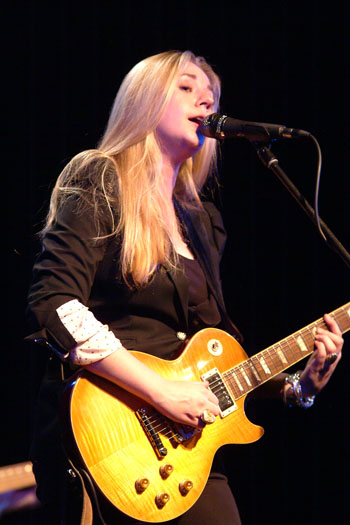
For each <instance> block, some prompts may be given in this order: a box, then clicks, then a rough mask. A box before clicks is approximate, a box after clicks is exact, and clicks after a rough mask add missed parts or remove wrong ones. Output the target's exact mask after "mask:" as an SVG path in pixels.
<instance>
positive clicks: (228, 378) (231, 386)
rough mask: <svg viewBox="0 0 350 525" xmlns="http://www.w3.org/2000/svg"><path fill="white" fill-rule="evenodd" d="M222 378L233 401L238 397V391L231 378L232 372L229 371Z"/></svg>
mask: <svg viewBox="0 0 350 525" xmlns="http://www.w3.org/2000/svg"><path fill="white" fill-rule="evenodd" d="M223 376H224V379H225V383H226V386H227V387H228V389H229V390H230V391H231V393H232V395H233V397H234V398H235V399H237V398H238V397H240V392H239V389H238V388H237V385H236V384H235V383H234V379H233V377H232V370H229V371H227V372H225V374H224V375H223Z"/></svg>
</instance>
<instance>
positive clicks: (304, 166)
mask: <svg viewBox="0 0 350 525" xmlns="http://www.w3.org/2000/svg"><path fill="white" fill-rule="evenodd" d="M321 4H322V5H321ZM1 7H2V8H3V14H2V20H3V22H4V28H3V30H2V33H3V35H5V41H4V45H3V49H2V51H3V58H4V62H3V72H5V74H4V75H3V80H2V83H3V85H7V86H8V88H9V89H8V91H6V94H5V95H4V96H3V100H4V102H5V110H4V115H5V116H6V117H7V119H6V123H5V126H4V130H5V140H4V144H5V146H6V148H5V151H4V155H3V159H5V166H4V164H3V166H2V174H3V179H5V180H6V187H5V190H4V191H3V201H4V202H6V203H7V206H8V208H7V216H8V220H7V222H6V231H7V232H8V233H9V245H8V248H7V250H6V258H7V261H8V266H7V273H6V274H5V273H3V283H4V285H5V286H6V288H7V295H6V302H4V306H5V310H6V312H7V316H6V321H5V322H4V324H3V326H4V328H3V332H5V328H6V342H5V343H4V344H3V356H4V357H3V360H2V374H1V384H2V387H3V388H4V395H3V396H2V399H3V400H4V399H5V402H3V403H2V407H3V408H2V410H3V417H2V421H3V424H2V425H1V426H2V430H1V435H2V438H3V439H2V441H3V444H2V447H1V465H7V464H10V463H15V462H18V461H23V460H25V459H27V455H28V443H29V436H30V411H31V406H32V401H33V394H32V392H33V388H32V387H33V383H34V384H35V381H36V379H37V375H38V373H37V372H36V371H35V370H33V369H32V364H31V359H30V352H29V351H28V348H27V347H26V345H25V344H24V343H23V342H22V339H23V336H24V334H25V324H24V314H23V311H24V306H25V298H26V291H27V287H28V283H29V280H30V274H31V266H32V263H33V257H34V255H35V253H36V252H37V250H38V249H39V246H38V242H37V240H36V239H35V232H37V231H38V229H39V228H40V224H41V221H42V219H43V217H44V215H45V211H46V209H47V204H48V198H49V193H50V189H51V188H52V186H53V184H54V181H55V179H56V177H57V175H58V173H59V171H60V170H61V168H62V167H63V166H64V164H65V163H66V162H67V160H68V159H69V158H70V157H71V156H72V155H74V154H75V153H76V152H78V151H79V150H82V149H86V148H91V147H94V145H95V144H96V142H97V140H98V138H99V137H100V135H101V133H102V131H103V128H104V125H105V123H106V120H107V117H108V112H109V109H110V107H111V104H112V101H113V98H114V95H115V92H116V90H117V88H118V85H119V84H120V82H121V80H122V78H123V76H124V75H125V74H126V73H127V71H128V70H129V69H130V68H131V66H133V65H134V64H135V63H136V62H137V61H139V60H141V59H142V58H144V57H146V56H149V55H151V54H155V53H157V52H160V51H163V50H167V49H182V50H184V49H191V50H192V51H194V52H195V53H196V54H201V55H204V56H205V57H206V58H207V60H208V61H209V62H210V63H211V64H212V65H213V66H214V68H215V69H216V71H217V72H218V73H219V75H220V76H221V77H222V80H223V98H222V110H223V111H224V112H225V113H227V114H228V115H231V116H234V117H236V118H240V119H244V120H253V121H261V122H276V123H283V124H286V125H288V126H290V127H298V128H302V129H306V130H308V131H310V132H311V133H312V134H313V135H314V136H315V137H316V138H317V139H318V141H319V143H320V145H321V149H322V153H323V169H322V179H321V193H320V202H319V204H320V214H321V216H322V218H323V219H324V221H325V222H326V223H327V224H328V226H329V227H330V228H331V229H332V230H333V232H334V233H335V234H336V235H337V236H338V237H339V239H340V240H341V241H342V242H343V244H344V245H345V247H346V248H347V249H348V250H350V227H349V213H348V199H349V195H350V176H349V173H348V166H347V159H346V154H347V149H348V146H349V131H348V128H346V127H345V123H346V122H348V119H349V105H348V93H347V91H348V76H347V75H348V66H349V61H348V53H347V46H348V44H349V37H348V33H347V30H346V23H345V21H346V17H347V12H346V2H341V1H339V0H335V1H333V2H331V3H323V2H322V3H321V2H317V1H316V0H314V1H309V2H307V1H306V2H305V0H304V1H299V0H297V1H295V0H294V1H285V0H281V1H279V2H275V1H273V0H271V1H267V0H263V1H258V0H246V1H244V2H243V1H242V2H239V1H236V2H235V1H226V2H225V1H223V0H216V2H211V3H209V2H208V3H203V4H201V3H199V2H192V1H189V2H186V3H184V4H182V3H181V4H180V3H175V2H164V1H153V2H132V1H125V0H123V1H110V2H106V1H97V0H86V1H85V2H84V3H80V2H66V1H61V2H42V1H28V2H19V1H16V0H15V1H12V2H11V1H4V0H3V2H2V3H1ZM5 63H6V68H5ZM273 151H274V152H275V153H276V154H277V155H278V158H279V160H280V164H281V165H282V167H283V168H284V169H285V171H286V172H287V173H288V175H289V177H290V178H291V179H292V180H293V182H294V183H295V184H296V185H297V186H298V188H299V189H300V191H301V192H302V193H303V194H304V196H305V197H306V198H307V199H308V200H309V201H310V202H312V201H313V194H314V186H315V175H316V167H317V154H316V150H315V147H314V146H313V145H312V144H311V143H310V142H290V141H288V142H280V143H278V144H277V143H275V144H274V145H273ZM220 172H221V184H222V187H223V192H222V201H223V206H224V218H225V223H226V227H227V230H228V233H229V242H228V245H227V251H226V255H225V259H224V262H223V281H224V288H225V296H226V301H227V305H228V309H229V311H230V313H231V316H232V318H233V319H234V320H235V322H236V323H237V325H238V326H239V327H240V328H241V330H242V332H243V333H244V335H245V344H244V346H245V349H246V351H247V352H248V353H255V352H257V351H258V350H261V349H263V348H264V347H266V346H269V345H270V344H272V343H274V342H276V341H277V340H279V339H281V338H283V337H285V336H287V335H288V334H290V333H292V332H294V331H295V330H297V329H299V328H301V327H302V326H304V325H306V324H308V323H309V322H311V321H313V320H315V319H317V318H318V317H320V316H321V315H322V314H323V313H324V312H325V311H330V310H333V309H335V308H337V307H338V306H340V305H341V304H343V303H345V302H346V301H348V300H349V284H350V279H349V269H346V267H345V265H344V263H343V262H342V261H341V260H340V259H339V257H337V256H336V255H335V254H334V253H332V252H331V251H330V250H329V249H328V248H326V247H325V245H324V244H323V242H322V241H321V239H320V237H319V236H318V234H317V233H316V231H315V228H314V226H313V225H312V224H311V222H310V221H309V219H308V218H307V217H306V216H305V215H304V213H303V212H302V211H301V210H300V208H299V207H298V206H297V204H296V203H295V201H294V200H293V199H292V197H291V196H290V195H289V194H288V192H287V191H286V189H285V188H284V187H283V186H282V185H281V183H280V182H279V181H278V180H277V179H276V177H275V176H274V175H273V174H272V173H271V172H270V171H268V170H267V169H266V168H264V167H263V166H262V165H261V163H260V161H259V160H258V159H257V156H256V154H255V151H254V150H253V148H252V146H251V144H250V143H249V142H247V141H244V140H243V139H237V140H235V141H227V142H225V143H224V144H223V146H222V161H221V166H220ZM345 339H346V345H345V351H344V358H343V361H342V363H341V366H340V367H339V368H338V369H337V371H336V373H335V375H334V378H333V380H332V382H331V383H330V384H329V385H328V387H327V389H326V390H325V391H323V392H322V393H321V394H320V395H319V396H318V399H317V402H316V404H315V406H314V407H313V408H312V409H311V410H310V411H308V412H303V411H299V410H293V409H291V410H287V409H285V408H284V407H282V406H281V404H280V403H279V402H268V403H264V404H262V403H261V406H260V404H259V405H258V406H255V407H254V408H249V414H250V416H251V418H252V419H254V421H255V422H257V423H260V424H262V425H263V426H264V427H265V430H266V434H265V436H264V438H263V439H262V440H260V441H259V442H258V443H256V444H253V445H246V446H240V447H232V448H230V449H227V450H226V457H227V467H228V471H229V474H230V482H231V484H232V487H233V489H234V492H235V494H236V497H237V499H238V503H239V506H240V509H241V514H242V518H243V523H244V525H252V524H274V523H285V524H289V523H290V524H291V523H295V522H297V523H300V524H304V523H307V524H316V523H317V524H326V523H327V524H328V523H329V522H330V520H332V521H333V522H334V523H337V524H338V523H339V524H342V523H348V522H349V511H348V505H347V500H348V492H349V489H350V483H349V450H348V443H347V442H348V439H347V435H346V429H347V421H346V419H347V416H348V410H349V394H348V381H347V378H348V375H347V374H348V369H349V363H350V358H349V355H348V352H349V336H348V335H347V336H345ZM19 519H20V521H19V523H24V520H29V519H30V517H29V516H25V517H24V516H23V515H22V516H21V518H19ZM31 519H32V520H34V518H31ZM33 523H35V521H33Z"/></svg>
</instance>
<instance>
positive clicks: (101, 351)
mask: <svg viewBox="0 0 350 525" xmlns="http://www.w3.org/2000/svg"><path fill="white" fill-rule="evenodd" d="M56 311H57V314H58V316H59V318H60V320H61V322H62V323H63V325H64V326H65V328H66V329H67V330H68V332H69V333H70V334H71V335H72V337H74V339H75V340H76V341H77V343H78V344H77V346H75V347H74V348H73V349H72V350H71V351H70V353H69V359H70V361H71V362H72V363H73V364H75V365H89V364H91V363H95V362H96V361H100V359H103V358H105V357H107V356H108V355H110V354H112V353H113V352H114V351H115V350H117V349H118V348H120V347H121V346H122V344H121V342H120V341H119V339H117V338H116V336H115V335H114V334H113V332H111V331H110V330H109V328H108V326H107V325H103V324H102V323H100V321H98V320H97V319H96V317H95V316H94V315H93V313H92V312H90V310H89V309H88V308H87V307H86V306H84V305H83V304H82V303H80V302H79V301H78V300H77V299H72V300H71V301H68V303H65V304H63V305H61V306H60V307H59V308H57V310H56Z"/></svg>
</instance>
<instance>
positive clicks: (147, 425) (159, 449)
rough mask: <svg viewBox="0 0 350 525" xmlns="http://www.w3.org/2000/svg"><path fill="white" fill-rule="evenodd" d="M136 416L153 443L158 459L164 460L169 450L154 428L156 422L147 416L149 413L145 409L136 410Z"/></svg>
mask: <svg viewBox="0 0 350 525" xmlns="http://www.w3.org/2000/svg"><path fill="white" fill-rule="evenodd" d="M136 416H137V418H138V420H139V421H140V423H141V426H142V428H143V430H144V431H145V433H146V435H147V437H148V439H149V440H150V442H151V445H152V447H153V449H154V451H155V453H156V454H157V457H158V459H161V458H164V456H166V455H167V453H168V450H167V448H166V447H165V446H164V445H163V443H162V440H161V438H160V436H159V433H158V432H157V431H156V429H155V427H154V421H153V420H152V416H151V415H148V414H147V411H146V409H145V408H139V409H138V410H136Z"/></svg>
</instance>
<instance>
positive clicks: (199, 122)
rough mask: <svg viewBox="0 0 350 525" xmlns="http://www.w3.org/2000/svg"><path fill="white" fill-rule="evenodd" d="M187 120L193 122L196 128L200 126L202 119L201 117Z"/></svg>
mask: <svg viewBox="0 0 350 525" xmlns="http://www.w3.org/2000/svg"><path fill="white" fill-rule="evenodd" d="M188 120H190V121H191V122H194V123H195V124H197V125H198V126H200V125H201V123H202V121H203V119H202V118H201V117H193V118H190V119H188Z"/></svg>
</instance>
